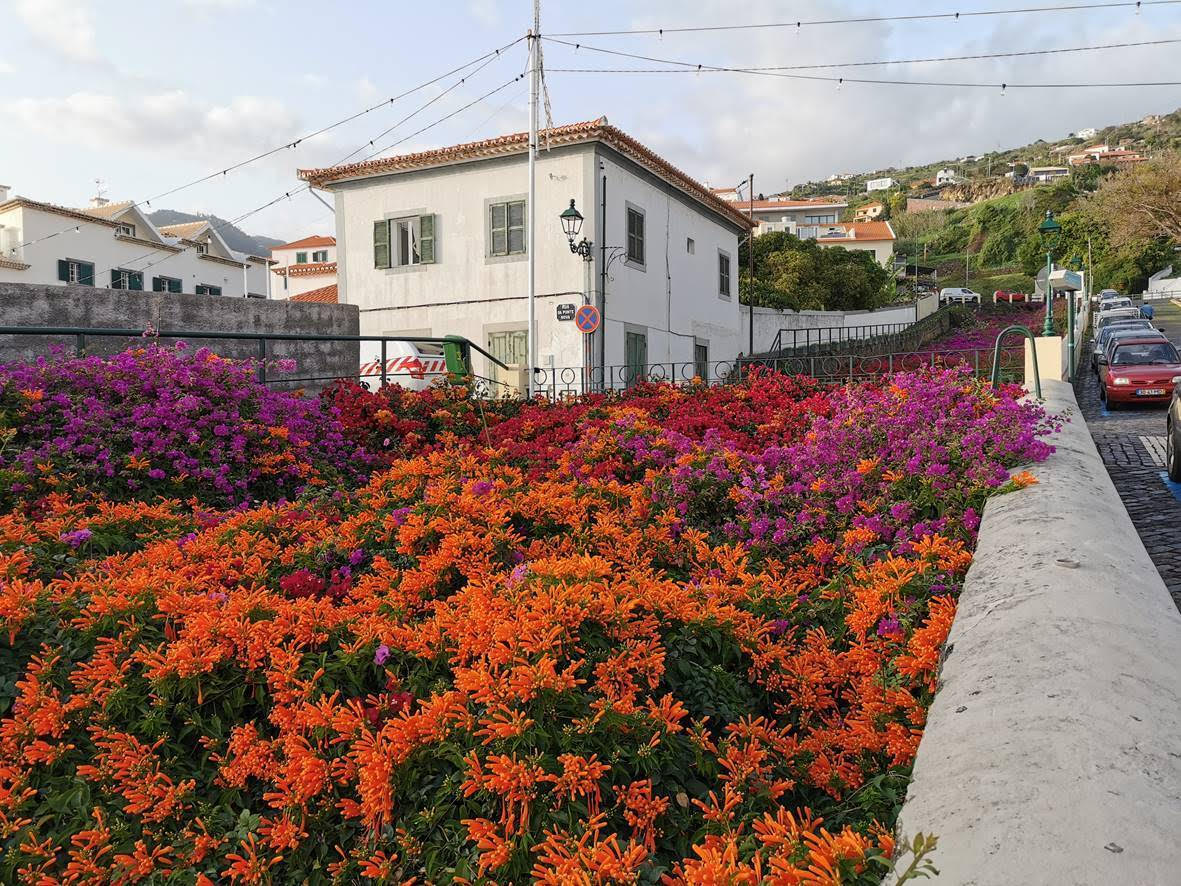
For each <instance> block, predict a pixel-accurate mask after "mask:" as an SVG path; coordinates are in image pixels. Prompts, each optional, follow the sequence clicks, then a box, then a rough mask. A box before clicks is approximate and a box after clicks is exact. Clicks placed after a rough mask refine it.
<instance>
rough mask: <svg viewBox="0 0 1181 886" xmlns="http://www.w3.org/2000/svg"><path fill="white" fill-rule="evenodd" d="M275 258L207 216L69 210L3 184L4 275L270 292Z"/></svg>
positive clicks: (99, 206) (154, 288) (157, 288)
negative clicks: (174, 218) (237, 243)
mask: <svg viewBox="0 0 1181 886" xmlns="http://www.w3.org/2000/svg"><path fill="white" fill-rule="evenodd" d="M268 264H269V260H268V259H267V258H265V257H262V256H257V255H245V254H243V253H240V252H236V251H234V250H232V249H230V248H229V246H227V245H226V242H225V240H223V239H222V237H221V235H220V234H219V233H218V232H217V230H216V229H215V228H214V227H213V226H212V225H210V224H209V222H206V221H200V222H191V223H187V224H181V225H166V226H162V227H157V226H156V225H154V224H152V222H151V221H150V220H149V219H148V217H147V216H146V215H144V214H143V213H142V212H141V211H140V210H139V208H138V207H137V206H135V205H134V204H133V203H131V202H130V201H127V202H123V203H109V202H107V201H106V200H104V199H102V198H99V197H96V198H94V199H93V200H92V201H91V205H90V206H88V207H86V208H83V209H70V208H67V207H64V206H55V205H53V204H50V203H42V202H39V201H36V200H30V199H28V198H26V197H19V196H18V197H12V198H9V196H8V189H7V188H0V281H3V282H10V283H34V284H49V285H82V286H98V287H102V288H106V289H128V290H137V291H148V292H191V293H196V294H198V295H225V296H233V297H237V298H241V297H243V296H249V297H251V298H266V297H267V296H268V292H269V285H270V281H269V279H268V278H269V276H270V274H269V272H268V270H267V268H268Z"/></svg>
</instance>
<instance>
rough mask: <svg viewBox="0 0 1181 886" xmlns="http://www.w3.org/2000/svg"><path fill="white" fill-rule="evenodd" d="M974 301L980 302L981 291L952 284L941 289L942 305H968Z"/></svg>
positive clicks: (940, 298)
mask: <svg viewBox="0 0 1181 886" xmlns="http://www.w3.org/2000/svg"><path fill="white" fill-rule="evenodd" d="M972 302H975V303H976V304H980V293H979V292H974V291H972V290H971V289H967V288H965V287H963V286H952V287H950V288H948V289H940V290H939V304H941V305H950V304H958V305H966V304H970V303H972Z"/></svg>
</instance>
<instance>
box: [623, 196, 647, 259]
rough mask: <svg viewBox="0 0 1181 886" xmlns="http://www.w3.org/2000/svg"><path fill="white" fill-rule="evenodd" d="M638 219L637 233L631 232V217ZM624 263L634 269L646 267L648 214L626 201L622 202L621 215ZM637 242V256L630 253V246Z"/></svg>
mask: <svg viewBox="0 0 1181 886" xmlns="http://www.w3.org/2000/svg"><path fill="white" fill-rule="evenodd" d="M633 216H634V217H636V218H638V219H639V220H640V231H639V234H638V235H636V234H633V233H632V217H633ZM623 238H624V244H625V246H624V262H623V263H624V264H625V265H627V266H628V267H632V268H635V269H636V270H639V271H643V270H647V268H648V214H647V213H646V212H645V211H644V209H643V208H642V207H640V206H636V204H634V203H632V202H630V201H628V202H625V203H624V215H623ZM635 243H638V245H639V258H636V257H635V255H633V253H632V246H633V245H635Z"/></svg>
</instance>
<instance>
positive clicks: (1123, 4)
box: [550, 0, 1181, 38]
mask: <svg viewBox="0 0 1181 886" xmlns="http://www.w3.org/2000/svg"><path fill="white" fill-rule="evenodd" d="M1179 3H1181V0H1140V2H1132V0H1119V2H1106V3H1071V4H1068V5H1060V6H1026V7H1020V8H1016V9H979V10H970V11H968V12H962V11H949V12H925V13H913V14H910V15H867V16H855V17H851V18H830V19H813V20H811V21H803V20H799V21H794V22H758V23H752V24H736V25H684V26H679V27H660V28H618V29H614V30H599V31H562V32H558V33H555V34H551V35H550V36H551V37H628V36H645V35H648V36H652V35H658V36H660V37H661V38H663V36H664V35H665V34H684V33H699V32H702V31H749V30H756V29H762V28H790V27H792V26H793V25H794V26H795V28H796V29H797V30H799V29H800V28H802V27H805V26H808V27H811V26H819V25H855V24H872V23H877V22H905V21H939V20H943V21H949V22H958V21H960V20H961V19H962V18H982V17H986V16H1010V15H1034V14H1053V13H1061V12H1093V11H1096V10H1109V9H1127V8H1132V9H1134V10H1135V12H1136V14H1137V15H1138V14H1139V13H1140V10H1141V8H1142V7H1144V6H1176V5H1177V4H1179Z"/></svg>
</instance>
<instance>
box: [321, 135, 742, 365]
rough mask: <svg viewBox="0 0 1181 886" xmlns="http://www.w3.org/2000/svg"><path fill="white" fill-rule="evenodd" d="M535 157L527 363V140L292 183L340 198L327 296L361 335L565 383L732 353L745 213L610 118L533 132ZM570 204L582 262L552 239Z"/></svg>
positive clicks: (559, 234) (482, 144) (557, 237)
mask: <svg viewBox="0 0 1181 886" xmlns="http://www.w3.org/2000/svg"><path fill="white" fill-rule="evenodd" d="M540 145H541V150H540V151H539V154H538V158H537V172H536V181H537V196H536V200H537V205H536V211H537V213H538V217H537V224H536V246H535V248H536V251H537V254H536V257H535V258H536V262H535V264H536V293H537V296H536V318H537V344H536V354H535V356H534V358H533V359H532V360H530V358H529V356H528V355H527V353H526V351H527V347H528V341H527V330H528V311H527V292H528V279H527V277H528V275H527V268H528V264H527V257H526V249H527V248H528V243H527V233H526V232H527V220H528V213H529V212H530V211H533V207H530V206H529V205H528V202H527V192H528V174H527V166H528V136H527V134H525V133H518V134H515V135H505V136H500V137H498V138H490V139H485V140H483V141H477V142H471V143H468V144H461V145H455V146H453V147H447V148H441V149H438V150H433V151H423V152H421V153H417V154H409V155H405V156H398V157H384V158H381V159H376V160H370V161H367V162H363V163H355V164H350V165H346V166H337V167H331V168H327V169H309V170H301V171H300V177H301V178H302V179H304V180H305V181H307V182H309V183H310V184H312V185H313V186H314V187H317V188H322V189H324V190H327V191H331V192H332V193H333V195H334V196H335V200H336V240H337V244H338V247H339V248H338V253H337V266H338V269H339V275H338V292H339V295H340V300H341V301H342V302H345V303H348V304H355V305H358V306H359V307H360V312H361V333H362V334H375V335H422V336H443V335H462V336H465V337H466V338H468V339H471V340H472V341H474V342H476V343H477V344H480V345H481V346H483V347H486V348H487V349H488V350H489V351H490V352H491V353H492V354H494V355H495V356H497V357H498V358H499V359H501V360H502V361H504V362H505V363H510V364H519V365H525V366H527V365H530V363H532V365H534V366H537V367H540V368H542V369H544V370H547V371H548V370H550V369H563V368H570V369H571V370H572V372H571V373H568V375H572V376H573V377H579V376H578V375H577V374H578V373H580V371H581V370H582V368H583V367H584V366H586V365H588V364H589V365H592V366H593V367H594V368H595V369H596V370H601V369H602V368H603V367H607V368H608V374H607V377H608V378H609V379H610V378H612V377H615V378H618V377H619V376H618V374H617V370H621V369H622V370H624V371H627V372H631V373H632V375H633V377H634V375H635V374H636V373H637V372H638V371H639V368H640V367H642V366H645V365H651V364H662V363H663V364H668V363H676V364H678V368H677V377H678V378H680V377H682V376H683V374H684V372H685V369H686V368H689V369H693V368H695V367H696V368H697V370H698V371H697V374H702V373H704V372H708V371H709V368H710V366H711V365H712V364H715V363H717V362H720V361H725V360H731V359H733V358H734V357H735V356H737V355H738V353H739V352H740V351H742V350H743V344H744V342H743V341H742V334H741V331H742V321H741V313H740V308H739V304H738V267H737V264H738V241H739V237H740V236H742V235H744V234H745V233H746V232H747V230H748V229H749V222H748V221H747V219H746V216H745V215H744V214H743V213H742V212H741V210H740V208H738V207H737V206H735V205H732V204H729V203H726V202H725V201H723V200H720V199H718V198H717V197H716V196H715V195H714V194H713V193H711V192H710V190H709V189H708V188H706V187H705V186H704V185H701V184H699V183H698V182H696V181H694V180H693V179H692V178H690V177H689V176H687V175H686V174H685V173H683V172H681V171H680V170H678V169H676V168H675V167H673V166H672V165H671V164H669V163H668V162H667V161H665V160H663V159H662V158H661V157H659V156H657V155H656V154H655V153H653V152H652V151H650V150H649V149H648V148H646V147H644V146H643V145H641V144H640V143H639V142H637V141H636V140H635V139H633V138H631V137H630V136H628V135H627V134H625V133H623V132H622V131H620V130H619V129H616V128H615V127H614V126H611V125H609V124H608V123H607V120H606V118H600V119H598V120H594V121H590V122H586V123H577V124H572V125H567V126H559V127H555V128H552V129H550V130H547V131H543V132H542V133H541V136H540ZM571 201H574V206H575V207H576V208H577V210H578V212H580V213H581V215H582V216H583V218H584V222H583V225H582V228H581V233H580V237H584V238H586V239H587V240H590V241H593V248H592V249H591V250H590V251H589V257H590V259H591V260H590V261H589V262H585V261H584V260H583V259H582V258H581V257H580V256H579V255H576V254H574V253H573V252H572V250H571V247H570V245H569V244H568V242H567V238H566V236H565V235H564V234H563V230H562V225H561V221H560V219H559V215H560V214H561V213H562V212H563V211H564V210H567V209H568V208H569V207H570V206H571ZM604 247H605V248H604ZM584 297H585V298H587V299H588V300H589V301H591V302H592V303H594V304H595V305H596V306H597V307H599V308H600V311H601V313H602V316H603V323H602V326H601V327H600V330H599V331H598V332H596V333H595V334H594V335H593V339H592V346H591V347H590V348H589V349H587V351H585V352H584V336H583V334H582V333H580V332H579V330H578V327H577V326H576V325H575V322H574V320H573V319H572V316H571V315H572V313H573V311H574V309H575V308H574V306H576V305H581V304H583V301H584ZM476 363H477V367H476V368H477V370H478V371H481V370H482V371H483V372H485V373H488V374H490V375H491V374H494V373H493V371H492V369H491V367H489V366H487V365H485V361H483V360H482V359H477V361H476ZM689 374H690V375H692V374H693V373H692V372H690V373H689Z"/></svg>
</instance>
